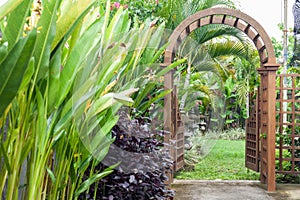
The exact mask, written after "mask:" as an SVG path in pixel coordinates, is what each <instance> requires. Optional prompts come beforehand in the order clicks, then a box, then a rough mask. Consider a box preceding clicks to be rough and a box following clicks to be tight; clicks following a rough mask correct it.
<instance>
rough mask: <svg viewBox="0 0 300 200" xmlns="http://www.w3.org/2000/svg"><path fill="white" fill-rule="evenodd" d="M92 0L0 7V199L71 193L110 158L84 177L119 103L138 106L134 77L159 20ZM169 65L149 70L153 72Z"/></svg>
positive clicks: (157, 38)
mask: <svg viewBox="0 0 300 200" xmlns="http://www.w3.org/2000/svg"><path fill="white" fill-rule="evenodd" d="M97 3H98V1H95V0H87V1H74V2H73V1H72V2H71V1H67V0H57V1H33V0H24V1H19V0H11V1H8V2H7V3H6V4H4V5H2V6H1V7H0V20H1V22H0V28H1V32H2V38H1V41H0V70H1V73H0V102H1V103H0V158H1V160H3V161H4V162H2V163H1V164H0V195H1V196H2V198H4V199H8V200H11V199H17V198H22V199H77V198H78V196H79V195H80V194H81V193H82V192H85V191H87V190H88V189H89V187H90V186H91V185H92V184H93V183H95V182H96V181H97V180H99V179H101V178H103V177H104V176H106V175H108V174H109V173H111V172H112V170H113V168H114V167H115V165H113V166H110V167H108V168H107V169H104V170H103V171H99V172H93V170H90V171H91V172H93V173H91V174H90V177H89V178H88V179H85V180H84V181H83V179H82V177H83V174H84V172H85V170H86V169H87V168H88V167H90V166H92V168H93V166H96V165H97V164H98V163H99V162H101V160H102V159H103V158H104V157H105V155H106V153H107V152H108V149H109V147H110V144H111V143H112V142H113V141H114V138H112V136H111V129H112V128H113V126H114V125H115V124H116V123H117V121H118V115H117V111H118V109H119V108H120V107H121V106H122V105H126V106H135V107H139V103H136V104H134V100H136V101H137V102H139V101H140V100H141V99H143V98H144V97H145V96H146V95H147V92H145V91H144V90H145V89H146V88H145V87H143V85H142V84H150V83H151V84H152V83H153V82H151V80H152V79H151V80H150V79H148V82H147V81H146V82H145V83H142V82H141V80H142V79H143V80H144V78H143V77H141V76H140V75H143V74H145V68H142V67H141V68H140V66H152V64H153V63H155V61H156V60H155V58H158V57H159V56H160V55H161V54H162V53H163V49H164V48H165V47H166V45H164V46H163V47H162V48H160V47H159V44H160V43H161V37H162V32H163V29H164V25H163V24H162V25H160V26H159V28H157V29H156V28H155V27H153V26H151V25H149V23H148V25H147V23H146V25H142V26H141V27H137V25H135V26H132V22H131V21H130V20H129V15H128V12H127V11H126V10H124V9H123V8H122V7H120V8H119V9H118V11H117V12H116V13H115V15H114V16H113V17H112V18H111V17H110V5H111V4H110V1H107V4H106V8H102V7H100V8H99V6H97ZM28 13H30V14H29V15H28ZM131 27H137V28H135V29H131ZM150 47H151V48H150ZM149 49H150V50H149ZM147 56H148V57H147ZM178 64H180V63H177V65H178ZM174 67H176V64H173V65H172V66H169V67H168V68H166V69H160V68H158V69H154V68H153V72H154V73H155V77H156V78H157V79H158V77H160V76H162V75H164V73H166V72H167V71H168V70H170V69H172V68H174ZM141 83H142V84H141ZM137 87H140V88H142V90H140V91H138V89H137ZM152 88H153V89H154V88H155V87H154V86H152ZM166 92H169V91H165V92H162V94H160V95H159V96H158V97H160V98H161V97H162V96H163V94H165V93H166ZM132 94H135V96H133V97H134V99H132V98H130V95H132ZM157 99H158V98H156V100H157ZM153 101H154V100H153ZM140 102H141V101H140ZM143 109H146V108H145V106H144V108H143ZM117 164H118V163H116V165H117Z"/></svg>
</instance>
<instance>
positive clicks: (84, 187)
mask: <svg viewBox="0 0 300 200" xmlns="http://www.w3.org/2000/svg"><path fill="white" fill-rule="evenodd" d="M117 165H119V163H117V164H115V165H112V166H110V167H109V168H106V169H105V170H104V171H103V172H101V173H99V174H94V175H93V176H91V177H90V178H89V179H87V180H86V181H84V182H83V183H82V184H81V185H80V186H79V187H78V188H77V190H76V192H75V195H76V196H79V195H80V194H81V193H82V192H84V191H86V190H87V189H88V188H89V187H90V186H91V185H92V184H93V183H95V182H96V181H98V180H100V179H101V178H103V177H105V176H107V175H109V174H110V173H112V172H113V169H114V168H115V167H116V166H117Z"/></svg>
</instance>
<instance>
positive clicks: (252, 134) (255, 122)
mask: <svg viewBox="0 0 300 200" xmlns="http://www.w3.org/2000/svg"><path fill="white" fill-rule="evenodd" d="M250 103H251V102H250ZM250 105H251V104H250ZM245 159H246V160H245V165H246V167H247V168H249V169H251V170H254V171H256V172H259V92H258V94H257V98H256V101H253V103H252V105H251V106H250V116H249V118H248V119H247V122H246V155H245Z"/></svg>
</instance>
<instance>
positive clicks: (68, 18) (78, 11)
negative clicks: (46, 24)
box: [52, 0, 97, 50]
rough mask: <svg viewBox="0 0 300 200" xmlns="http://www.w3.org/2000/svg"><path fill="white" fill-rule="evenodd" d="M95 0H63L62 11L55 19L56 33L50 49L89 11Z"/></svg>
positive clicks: (66, 36)
mask: <svg viewBox="0 0 300 200" xmlns="http://www.w3.org/2000/svg"><path fill="white" fill-rule="evenodd" d="M96 2H97V1H96V0H85V1H63V2H62V3H61V6H60V10H61V11H62V12H61V13H60V15H59V17H58V20H57V26H56V27H57V30H56V35H55V38H54V40H53V43H52V50H53V49H54V48H55V47H56V46H57V45H58V44H59V42H60V41H61V40H62V39H63V38H64V37H65V38H66V39H67V38H68V36H69V35H70V34H71V32H70V31H72V30H73V29H74V28H75V27H76V26H77V24H78V23H79V22H80V20H81V19H82V18H83V17H84V16H85V15H86V14H87V13H88V12H89V11H90V9H91V8H92V6H93V5H94V4H95V3H96Z"/></svg>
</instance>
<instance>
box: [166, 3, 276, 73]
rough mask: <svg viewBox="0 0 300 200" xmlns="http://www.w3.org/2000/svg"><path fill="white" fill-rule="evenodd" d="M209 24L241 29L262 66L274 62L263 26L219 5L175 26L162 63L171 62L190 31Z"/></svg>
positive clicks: (271, 47)
mask: <svg viewBox="0 0 300 200" xmlns="http://www.w3.org/2000/svg"><path fill="white" fill-rule="evenodd" d="M209 24H225V25H228V26H231V27H235V28H237V29H239V30H241V31H242V32H244V33H245V34H246V35H247V36H248V37H249V38H250V39H251V40H252V41H253V43H254V45H255V46H256V49H257V50H258V53H259V56H260V62H261V66H262V67H264V66H268V65H272V64H276V58H275V53H274V48H273V45H272V42H271V39H270V37H269V36H268V34H267V33H266V31H265V30H264V28H263V27H262V26H261V25H260V24H259V23H258V22H257V21H256V20H255V19H253V18H252V17H250V16H249V15H247V14H245V13H243V12H241V11H239V10H233V9H229V8H219V7H217V8H210V9H206V10H203V11H200V12H197V13H195V14H194V15H191V16H190V17H188V18H186V19H185V20H184V21H182V22H181V23H180V24H179V25H178V26H177V28H176V29H175V30H174V32H173V33H172V35H171V37H170V39H169V42H170V44H169V46H168V47H167V49H166V52H165V59H164V62H165V63H164V64H165V65H169V64H170V63H172V61H173V59H174V55H175V53H176V51H177V49H178V47H179V45H180V44H181V42H182V41H183V40H184V39H185V38H186V37H187V36H188V35H189V34H190V33H191V32H192V31H194V30H195V29H197V28H200V27H202V26H205V25H209Z"/></svg>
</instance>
